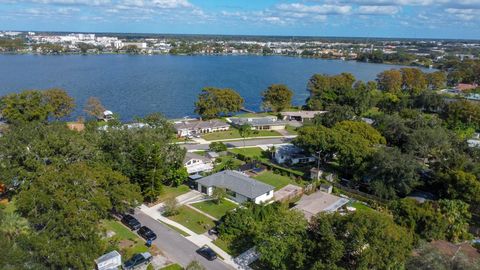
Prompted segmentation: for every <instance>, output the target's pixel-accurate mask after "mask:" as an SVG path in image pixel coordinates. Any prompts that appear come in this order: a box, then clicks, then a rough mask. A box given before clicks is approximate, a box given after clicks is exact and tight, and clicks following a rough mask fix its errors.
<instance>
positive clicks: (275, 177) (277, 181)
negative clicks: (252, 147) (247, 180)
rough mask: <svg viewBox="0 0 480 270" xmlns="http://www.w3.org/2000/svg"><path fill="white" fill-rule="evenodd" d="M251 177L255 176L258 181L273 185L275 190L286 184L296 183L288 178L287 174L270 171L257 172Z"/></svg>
mask: <svg viewBox="0 0 480 270" xmlns="http://www.w3.org/2000/svg"><path fill="white" fill-rule="evenodd" d="M253 178H255V179H257V180H258V181H261V182H263V183H265V184H269V185H271V186H274V187H275V190H279V189H281V188H282V187H284V186H286V185H288V184H293V185H297V184H296V183H295V181H294V180H293V179H292V178H290V177H288V176H283V175H279V174H275V173H273V172H272V171H265V172H262V173H261V174H259V175H257V176H254V177H253Z"/></svg>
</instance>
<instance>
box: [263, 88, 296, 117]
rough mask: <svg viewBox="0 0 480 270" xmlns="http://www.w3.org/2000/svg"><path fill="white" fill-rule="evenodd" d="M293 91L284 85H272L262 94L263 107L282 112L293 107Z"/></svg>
mask: <svg viewBox="0 0 480 270" xmlns="http://www.w3.org/2000/svg"><path fill="white" fill-rule="evenodd" d="M292 96H293V92H292V90H290V89H288V87H287V86H286V85H284V84H272V85H270V86H269V87H268V88H267V89H266V90H265V91H263V92H262V101H263V103H262V107H263V108H265V109H267V110H271V111H273V112H280V111H283V110H284V109H288V108H290V107H291V106H292Z"/></svg>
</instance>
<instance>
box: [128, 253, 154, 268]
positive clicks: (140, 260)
mask: <svg viewBox="0 0 480 270" xmlns="http://www.w3.org/2000/svg"><path fill="white" fill-rule="evenodd" d="M151 261H152V254H150V253H149V252H144V253H138V254H135V255H133V257H132V258H131V259H130V260H128V261H126V262H125V263H124V264H123V266H122V268H123V269H124V270H133V269H135V268H136V267H138V266H140V265H147V264H149V263H150V262H151Z"/></svg>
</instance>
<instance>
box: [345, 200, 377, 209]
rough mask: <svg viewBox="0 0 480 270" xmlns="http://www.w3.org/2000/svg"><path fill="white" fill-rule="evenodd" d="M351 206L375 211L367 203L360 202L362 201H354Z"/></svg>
mask: <svg viewBox="0 0 480 270" xmlns="http://www.w3.org/2000/svg"><path fill="white" fill-rule="evenodd" d="M349 206H352V207H355V208H357V210H358V211H374V210H373V209H372V208H370V207H368V206H366V205H365V204H363V203H360V202H353V203H351V204H349Z"/></svg>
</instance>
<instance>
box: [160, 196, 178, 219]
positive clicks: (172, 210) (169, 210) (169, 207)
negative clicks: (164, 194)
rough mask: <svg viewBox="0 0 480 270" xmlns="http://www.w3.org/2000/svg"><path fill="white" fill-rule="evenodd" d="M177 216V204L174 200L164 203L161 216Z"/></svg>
mask: <svg viewBox="0 0 480 270" xmlns="http://www.w3.org/2000/svg"><path fill="white" fill-rule="evenodd" d="M176 214H178V202H177V199H175V198H169V199H167V200H166V201H165V202H164V208H163V215H164V216H166V217H169V216H174V215H176Z"/></svg>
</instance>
